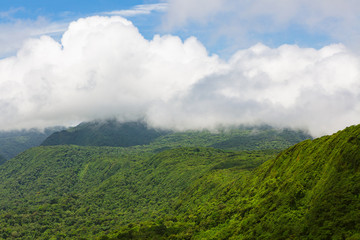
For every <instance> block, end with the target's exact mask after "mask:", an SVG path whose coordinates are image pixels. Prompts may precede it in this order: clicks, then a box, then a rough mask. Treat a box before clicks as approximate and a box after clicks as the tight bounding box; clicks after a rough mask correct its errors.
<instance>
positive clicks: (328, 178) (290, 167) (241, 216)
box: [108, 125, 360, 239]
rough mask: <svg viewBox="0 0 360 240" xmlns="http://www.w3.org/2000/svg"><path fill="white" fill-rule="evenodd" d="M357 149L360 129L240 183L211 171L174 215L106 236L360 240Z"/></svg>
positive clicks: (293, 151)
mask: <svg viewBox="0 0 360 240" xmlns="http://www.w3.org/2000/svg"><path fill="white" fill-rule="evenodd" d="M359 150H360V125H359V126H353V127H349V128H347V129H345V130H344V131H341V132H338V133H336V134H334V135H332V136H326V137H322V138H319V139H315V140H313V141H311V140H308V141H305V142H302V143H299V144H297V145H295V146H293V147H291V148H289V149H287V150H285V151H283V152H282V153H281V154H279V155H278V156H277V157H276V158H275V159H273V160H269V161H267V162H265V163H264V164H263V165H261V166H260V167H258V168H257V169H256V170H255V171H253V172H252V173H247V174H240V175H239V176H238V177H237V178H233V179H230V180H229V179H228V176H229V172H228V171H224V169H223V170H220V171H215V172H209V173H208V174H207V175H205V176H204V177H202V178H201V179H198V180H196V181H194V182H193V184H192V185H191V186H190V187H189V188H187V189H186V190H185V191H184V192H183V193H182V194H181V195H180V196H179V198H178V202H177V203H176V204H175V206H176V209H177V215H176V217H173V218H170V217H167V218H166V217H165V218H159V219H157V221H154V222H151V223H141V224H138V225H134V226H133V225H132V226H127V227H123V228H121V229H120V230H119V231H118V232H117V233H115V234H112V235H109V236H108V237H109V238H110V239H126V238H127V237H129V236H131V237H132V238H133V239H360V214H359V213H360V199H359V196H360V151H359ZM232 170H233V171H236V170H235V169H232ZM221 179H226V181H222V180H221ZM218 182H221V184H219V183H218ZM160 227H161V228H162V230H161V232H156V231H154V228H155V229H156V228H160Z"/></svg>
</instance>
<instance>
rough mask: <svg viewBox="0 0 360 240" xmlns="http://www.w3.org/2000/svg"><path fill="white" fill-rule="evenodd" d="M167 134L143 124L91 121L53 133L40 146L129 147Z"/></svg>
mask: <svg viewBox="0 0 360 240" xmlns="http://www.w3.org/2000/svg"><path fill="white" fill-rule="evenodd" d="M167 133H169V131H163V130H157V129H154V128H148V126H147V124H145V123H143V122H126V123H120V122H118V121H116V120H104V121H93V122H85V123H81V124H79V125H78V126H76V127H73V128H69V129H67V130H63V131H60V132H55V133H53V134H52V135H50V136H49V137H48V138H47V139H45V141H44V142H43V143H42V144H41V145H42V146H53V145H71V144H73V145H79V146H110V147H130V146H135V145H144V144H149V143H150V142H151V141H153V140H154V139H156V138H157V137H160V136H163V135H166V134H167Z"/></svg>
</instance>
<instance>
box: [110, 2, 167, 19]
mask: <svg viewBox="0 0 360 240" xmlns="http://www.w3.org/2000/svg"><path fill="white" fill-rule="evenodd" d="M166 10H167V3H156V4H142V5H136V6H134V7H133V8H131V9H127V10H118V11H111V12H104V13H103V14H105V15H111V16H114V15H116V16H122V17H132V16H136V15H144V14H150V13H151V12H154V11H157V12H165V11H166Z"/></svg>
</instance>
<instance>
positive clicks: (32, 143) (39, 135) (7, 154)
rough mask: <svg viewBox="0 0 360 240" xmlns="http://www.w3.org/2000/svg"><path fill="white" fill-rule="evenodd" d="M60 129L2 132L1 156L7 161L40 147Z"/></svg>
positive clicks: (0, 132)
mask: <svg viewBox="0 0 360 240" xmlns="http://www.w3.org/2000/svg"><path fill="white" fill-rule="evenodd" d="M60 129H61V128H60V127H55V128H48V129H45V130H44V131H39V130H36V129H31V130H19V131H0V155H2V156H3V157H4V158H5V159H10V158H13V157H15V156H16V155H18V154H19V153H21V152H23V151H25V150H26V149H29V148H31V147H36V146H39V145H40V144H41V143H42V142H43V141H44V140H45V139H46V138H47V137H48V136H49V135H50V134H52V133H53V132H55V131H59V130H60ZM0 163H1V161H0Z"/></svg>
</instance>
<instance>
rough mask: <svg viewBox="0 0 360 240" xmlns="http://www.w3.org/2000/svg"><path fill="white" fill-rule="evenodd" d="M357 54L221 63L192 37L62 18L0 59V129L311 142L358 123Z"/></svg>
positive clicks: (251, 56) (252, 56)
mask: <svg viewBox="0 0 360 240" xmlns="http://www.w3.org/2000/svg"><path fill="white" fill-rule="evenodd" d="M359 67H360V57H359V56H358V55H357V54H355V53H353V52H351V51H350V50H349V49H348V48H347V47H346V46H345V45H342V44H333V45H328V46H325V47H323V48H321V49H319V50H316V49H312V48H300V47H298V46H296V45H282V46H280V47H278V48H270V47H268V46H265V45H264V44H261V43H259V44H256V45H254V46H252V47H250V48H248V49H243V50H239V51H237V52H236V53H234V54H233V55H232V57H231V58H230V59H229V60H223V59H220V58H219V57H218V56H217V55H209V54H208V52H207V50H206V48H205V47H204V46H203V45H202V43H201V42H199V41H198V40H197V39H196V38H195V37H190V38H188V39H187V40H185V41H182V40H181V39H180V38H179V37H177V36H172V35H165V36H160V35H156V36H154V38H153V39H151V40H147V39H145V38H144V37H143V36H142V35H141V34H140V33H139V31H138V29H137V28H136V27H135V26H134V25H133V24H132V23H131V22H130V21H128V20H126V19H124V18H122V17H99V16H94V17H89V18H82V19H79V20H77V21H75V22H72V23H71V24H70V25H69V27H68V29H67V31H66V32H65V33H64V34H63V37H62V39H61V42H57V41H55V40H54V39H52V38H51V37H48V36H43V37H40V38H36V39H31V40H28V41H27V42H26V43H25V44H24V45H23V47H22V48H21V49H20V50H19V51H18V52H17V55H16V56H13V57H8V58H4V59H2V60H0V110H1V115H0V128H1V129H2V130H9V129H19V128H33V127H38V128H43V127H49V126H57V125H69V124H74V123H76V122H80V121H90V120H93V119H106V118H113V117H116V118H117V119H119V120H120V121H136V120H138V119H145V120H146V121H147V122H148V124H150V125H151V126H154V127H162V128H171V129H179V130H186V129H202V128H215V127H217V126H220V125H221V126H227V125H237V124H257V123H265V124H270V125H273V126H284V127H294V128H306V129H308V130H309V131H310V132H311V134H313V135H315V136H319V135H322V134H328V133H332V132H335V131H337V130H340V129H342V128H344V127H346V126H349V125H352V124H358V123H359V120H360V101H359V100H360V91H359V90H360V81H359V80H360V70H359V69H360V68H359Z"/></svg>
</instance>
